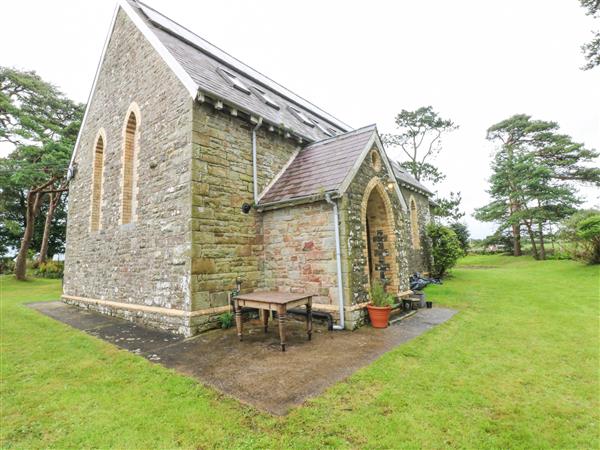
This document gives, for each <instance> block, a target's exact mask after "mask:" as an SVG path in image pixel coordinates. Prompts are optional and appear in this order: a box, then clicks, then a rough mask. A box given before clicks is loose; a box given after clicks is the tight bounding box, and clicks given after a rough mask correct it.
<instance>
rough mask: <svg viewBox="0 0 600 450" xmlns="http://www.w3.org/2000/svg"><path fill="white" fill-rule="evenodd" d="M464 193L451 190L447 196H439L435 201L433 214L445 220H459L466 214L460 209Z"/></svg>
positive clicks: (451, 221) (452, 221)
mask: <svg viewBox="0 0 600 450" xmlns="http://www.w3.org/2000/svg"><path fill="white" fill-rule="evenodd" d="M461 202H462V194H461V193H460V192H450V196H449V197H447V198H444V197H440V196H437V195H436V197H435V199H434V201H433V208H432V214H433V215H434V216H436V217H438V218H440V219H442V221H444V222H449V223H454V222H458V221H459V220H460V219H462V218H463V217H464V215H465V213H464V212H463V211H461V209H460V203H461Z"/></svg>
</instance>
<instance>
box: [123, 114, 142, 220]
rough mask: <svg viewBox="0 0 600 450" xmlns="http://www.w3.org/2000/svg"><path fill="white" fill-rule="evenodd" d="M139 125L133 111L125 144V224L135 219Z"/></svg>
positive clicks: (126, 132) (126, 127)
mask: <svg viewBox="0 0 600 450" xmlns="http://www.w3.org/2000/svg"><path fill="white" fill-rule="evenodd" d="M138 127H139V119H138V117H137V116H136V114H135V112H133V111H131V112H130V113H129V116H128V117H127V122H126V124H125V133H124V146H123V185H122V189H123V191H122V196H121V223H123V224H127V223H131V222H133V221H134V220H135V210H136V179H137V173H136V171H137V167H136V166H137V155H138V148H137V146H138V142H137V141H138V133H139V130H138Z"/></svg>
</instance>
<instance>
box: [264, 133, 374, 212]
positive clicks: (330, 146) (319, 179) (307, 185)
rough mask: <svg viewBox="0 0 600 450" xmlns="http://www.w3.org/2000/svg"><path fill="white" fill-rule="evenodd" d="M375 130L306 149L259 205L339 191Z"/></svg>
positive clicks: (344, 135) (332, 139) (323, 142)
mask: <svg viewBox="0 0 600 450" xmlns="http://www.w3.org/2000/svg"><path fill="white" fill-rule="evenodd" d="M375 131H376V127H375V125H369V126H367V127H364V128H359V129H358V130H354V131H351V132H349V133H345V134H341V135H339V136H336V137H333V138H330V139H325V140H322V141H319V142H315V143H314V144H311V145H309V146H307V147H305V148H304V149H302V150H301V151H300V152H298V154H297V155H296V157H295V158H294V160H293V161H291V163H290V164H289V165H288V166H287V168H285V169H284V170H283V172H282V173H281V174H280V175H279V177H278V178H276V180H275V182H274V183H273V184H272V185H271V186H270V187H268V188H267V190H266V192H265V193H264V194H263V195H262V197H261V198H260V201H259V206H260V205H265V204H269V203H276V202H284V201H288V200H294V199H297V198H303V197H308V196H311V195H317V194H319V193H325V192H331V191H338V190H339V189H340V187H341V185H342V183H343V181H344V180H345V179H346V176H347V175H348V174H349V173H350V171H351V170H352V169H353V167H354V165H355V163H356V160H357V159H358V158H359V156H360V155H361V154H362V152H363V151H364V149H365V146H366V145H367V144H368V142H369V140H370V139H371V137H372V136H373V133H374V132H375Z"/></svg>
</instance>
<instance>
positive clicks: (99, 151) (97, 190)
mask: <svg viewBox="0 0 600 450" xmlns="http://www.w3.org/2000/svg"><path fill="white" fill-rule="evenodd" d="M103 172H104V138H103V137H102V133H100V134H98V137H97V138H96V145H95V146H94V157H93V165H92V210H91V217H90V228H91V230H92V231H97V230H99V229H100V228H101V227H102V182H103Z"/></svg>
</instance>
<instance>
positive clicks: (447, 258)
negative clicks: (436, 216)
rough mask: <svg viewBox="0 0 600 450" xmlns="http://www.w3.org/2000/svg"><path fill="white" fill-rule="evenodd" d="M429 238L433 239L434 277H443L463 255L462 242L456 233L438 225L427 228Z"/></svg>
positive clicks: (430, 225)
mask: <svg viewBox="0 0 600 450" xmlns="http://www.w3.org/2000/svg"><path fill="white" fill-rule="evenodd" d="M427 236H429V238H430V239H431V253H432V256H433V267H432V275H433V276H434V277H443V276H444V275H445V274H446V272H447V271H448V269H450V268H451V267H453V266H454V264H456V261H458V258H460V257H461V256H462V254H463V252H462V248H461V247H460V241H459V240H458V237H457V236H456V233H455V232H454V231H452V230H451V229H450V228H448V227H445V226H443V225H438V224H436V223H430V224H429V225H428V226H427Z"/></svg>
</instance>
